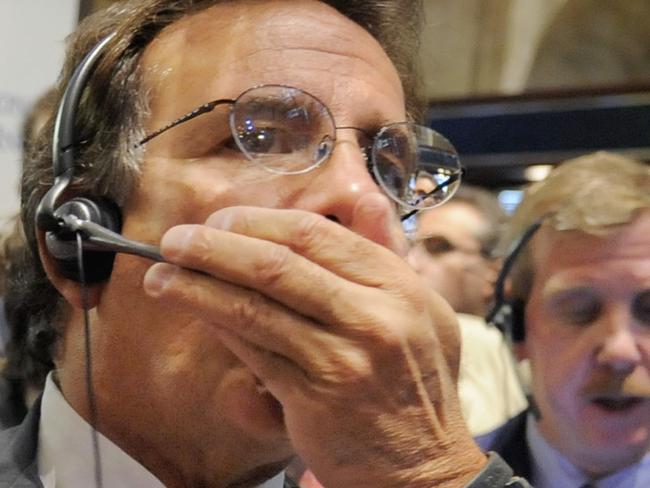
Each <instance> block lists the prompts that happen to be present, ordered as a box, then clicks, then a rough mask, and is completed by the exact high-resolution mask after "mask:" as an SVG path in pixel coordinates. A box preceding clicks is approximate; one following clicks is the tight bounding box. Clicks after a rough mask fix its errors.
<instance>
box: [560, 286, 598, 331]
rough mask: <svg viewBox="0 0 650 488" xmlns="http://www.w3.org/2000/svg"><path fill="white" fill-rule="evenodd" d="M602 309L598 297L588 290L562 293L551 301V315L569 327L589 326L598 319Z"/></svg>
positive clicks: (580, 289) (581, 289) (582, 289)
mask: <svg viewBox="0 0 650 488" xmlns="http://www.w3.org/2000/svg"><path fill="white" fill-rule="evenodd" d="M602 309H603V303H602V300H601V298H600V296H599V295H598V294H597V293H596V292H595V291H593V290H591V289H588V288H579V289H574V290H567V291H564V292H562V293H560V294H559V295H557V296H555V297H554V298H553V299H552V301H551V310H552V313H553V315H554V316H555V317H557V318H558V319H560V320H562V321H563V322H565V323H567V324H570V325H589V324H591V323H592V322H595V321H596V320H597V319H598V317H599V316H600V314H601V312H602Z"/></svg>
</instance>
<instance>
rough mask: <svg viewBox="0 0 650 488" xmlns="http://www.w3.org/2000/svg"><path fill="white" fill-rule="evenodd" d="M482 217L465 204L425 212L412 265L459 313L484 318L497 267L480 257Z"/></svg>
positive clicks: (421, 219)
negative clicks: (479, 237)
mask: <svg viewBox="0 0 650 488" xmlns="http://www.w3.org/2000/svg"><path fill="white" fill-rule="evenodd" d="M485 225H486V224H485V221H484V219H483V217H482V216H481V214H480V213H479V212H478V211H477V210H476V209H475V208H474V207H473V206H471V205H469V204H467V203H464V202H450V203H446V204H445V205H443V206H441V207H437V208H434V209H432V210H427V211H425V212H422V213H421V214H420V217H419V222H418V230H417V243H416V244H415V245H414V246H413V248H412V249H411V251H410V253H409V262H410V263H411V265H412V266H413V267H414V268H415V269H416V271H417V272H418V273H419V274H420V275H421V276H423V277H424V278H425V279H426V281H427V282H428V283H429V284H430V285H431V287H432V288H433V289H434V290H435V291H436V292H438V293H440V294H441V295H442V296H443V297H444V298H445V299H446V300H447V301H448V302H449V304H450V305H451V306H452V308H453V309H454V310H455V311H456V312H460V313H469V314H473V315H479V316H482V315H484V314H485V312H486V308H487V305H488V303H489V300H490V298H491V297H492V293H493V286H494V280H495V279H496V271H495V269H494V264H493V263H492V262H491V261H490V260H488V259H486V258H485V257H483V256H482V255H481V243H480V241H479V239H478V236H479V235H481V233H482V232H484V230H485Z"/></svg>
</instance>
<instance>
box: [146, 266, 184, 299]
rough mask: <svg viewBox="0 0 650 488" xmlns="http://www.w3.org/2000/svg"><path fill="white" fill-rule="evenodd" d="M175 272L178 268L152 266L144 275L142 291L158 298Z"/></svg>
mask: <svg viewBox="0 0 650 488" xmlns="http://www.w3.org/2000/svg"><path fill="white" fill-rule="evenodd" d="M177 271H178V268H177V267H176V266H172V265H171V264H166V263H157V264H154V265H153V266H152V267H151V268H149V269H148V270H147V272H146V273H145V275H144V281H143V284H144V291H145V292H146V293H147V294H148V295H150V296H152V297H159V296H160V295H162V293H163V292H164V291H165V288H167V285H168V284H169V282H170V281H171V280H172V278H173V277H174V275H175V274H176V273H177Z"/></svg>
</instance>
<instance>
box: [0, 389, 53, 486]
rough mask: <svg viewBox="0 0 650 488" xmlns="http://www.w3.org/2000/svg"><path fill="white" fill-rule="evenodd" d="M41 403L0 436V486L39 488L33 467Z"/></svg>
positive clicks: (39, 482)
mask: <svg viewBox="0 0 650 488" xmlns="http://www.w3.org/2000/svg"><path fill="white" fill-rule="evenodd" d="M40 418H41V401H40V400H38V401H37V402H36V404H35V405H34V407H33V408H32V409H31V410H30V411H29V413H28V414H27V416H26V417H25V419H24V420H23V423H22V424H20V425H18V426H16V427H12V428H10V429H7V430H4V431H2V432H0V486H1V487H3V488H5V487H6V488H42V486H43V485H42V484H41V480H40V478H39V477H38V466H37V464H36V447H37V444H38V422H39V419H40Z"/></svg>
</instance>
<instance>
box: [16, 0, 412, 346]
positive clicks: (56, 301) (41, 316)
mask: <svg viewBox="0 0 650 488" xmlns="http://www.w3.org/2000/svg"><path fill="white" fill-rule="evenodd" d="M224 1H236V0H132V1H127V2H120V3H117V4H114V5H112V6H110V7H108V8H107V9H105V10H103V11H100V12H98V13H96V14H94V15H92V16H90V17H88V18H87V19H85V20H84V21H83V22H82V24H81V25H80V26H79V28H78V29H77V30H76V31H75V33H73V34H72V35H71V37H70V39H69V45H68V50H67V55H66V59H65V63H64V66H63V70H62V74H61V77H60V82H59V85H58V87H57V97H56V98H57V100H60V99H61V96H62V93H63V90H64V89H65V86H66V84H67V83H68V81H69V79H70V76H71V74H72V72H73V70H74V68H75V67H76V66H77V65H78V64H79V62H80V61H81V59H82V58H83V56H84V55H85V54H86V53H87V52H88V51H89V50H90V49H91V48H92V47H93V46H94V45H96V44H97V43H98V42H99V41H100V40H101V39H102V38H104V37H105V36H107V35H108V34H109V33H112V32H114V33H116V36H115V38H113V39H112V40H111V41H110V43H109V44H108V46H107V47H106V48H105V50H104V52H103V53H102V58H101V60H100V62H99V63H98V65H97V68H96V69H95V71H94V73H93V76H92V78H91V80H90V81H89V82H88V85H87V87H86V89H85V93H84V95H83V97H82V100H81V103H80V106H79V109H78V113H77V120H76V125H77V131H76V133H77V134H78V136H77V137H78V140H79V141H81V142H80V144H79V147H78V152H77V154H78V156H77V159H76V162H75V179H74V182H73V185H72V187H71V188H70V193H72V194H86V195H91V196H93V197H106V198H109V199H111V200H113V201H115V202H116V203H117V204H118V205H120V206H122V205H123V204H124V203H125V201H126V199H127V198H128V197H129V195H130V193H131V191H132V189H133V188H134V187H135V185H136V183H137V179H138V172H139V164H140V153H139V151H138V150H137V149H135V148H136V144H135V142H136V141H138V140H140V139H141V138H142V137H143V136H144V133H143V124H142V121H143V117H144V116H145V115H146V114H147V105H148V104H147V98H146V95H147V94H146V93H143V89H142V86H141V78H140V73H139V70H138V65H139V59H140V56H141V54H142V53H143V51H144V49H145V47H146V46H147V45H148V44H149V43H150V42H151V41H152V40H153V39H154V38H155V37H156V36H157V35H158V33H159V32H160V31H161V30H162V29H164V28H165V27H166V26H168V25H170V24H172V23H173V22H175V21H176V20H178V19H180V18H181V17H184V16H187V15H190V14H193V13H196V12H198V11H201V10H203V9H206V8H208V7H210V6H213V5H215V4H218V3H221V2H224ZM323 3H326V4H329V5H330V6H332V7H334V8H336V9H337V10H338V11H339V12H341V13H342V14H343V15H345V16H347V17H348V18H350V19H351V20H353V21H354V22H356V23H358V24H359V25H361V27H363V28H365V29H366V30H367V31H368V32H369V33H370V34H371V35H373V36H374V37H375V38H376V39H377V40H378V41H379V43H380V44H381V45H382V46H383V48H384V50H385V51H386V52H387V54H388V56H389V57H390V59H391V60H392V62H393V63H394V65H395V67H396V68H397V71H398V73H399V75H400V77H401V80H402V83H403V86H404V92H405V94H406V98H407V107H406V108H407V111H408V112H409V113H410V114H419V113H420V111H419V110H418V108H419V106H420V105H419V103H418V100H417V98H416V95H415V94H416V85H415V80H416V79H417V77H416V70H415V67H416V53H417V40H418V30H419V22H420V19H421V17H422V16H421V15H420V12H421V5H420V0H383V1H382V0H379V1H376V0H372V1H371V0H323ZM52 133H53V121H52V118H50V121H49V122H48V124H47V126H46V127H45V128H44V130H43V131H41V137H40V138H39V140H38V141H37V143H35V144H33V145H32V147H31V148H30V150H29V154H27V159H26V163H25V171H24V173H23V180H22V207H21V212H22V213H21V218H22V222H23V225H24V229H25V236H26V238H27V242H28V246H29V250H26V251H25V252H23V253H21V255H20V259H17V261H16V262H15V263H13V264H12V266H11V267H10V268H11V269H10V276H9V280H10V283H9V287H10V290H9V292H8V294H9V295H10V296H9V297H8V302H9V304H8V305H9V307H8V308H9V309H10V313H9V315H10V317H14V318H20V319H24V320H26V321H27V322H28V323H29V324H30V327H41V328H42V329H43V333H42V334H40V335H41V337H42V339H43V340H41V341H36V342H38V343H39V344H40V345H39V346H38V349H39V351H37V353H36V354H37V355H39V356H41V357H44V358H49V357H50V351H49V350H50V348H51V345H52V343H53V342H54V339H55V337H56V334H55V331H56V328H53V327H54V325H53V324H55V323H56V322H58V320H57V316H58V314H59V313H60V312H61V304H62V299H61V297H60V296H59V294H58V292H57V291H56V289H55V288H54V287H53V286H52V284H51V283H50V282H49V280H48V279H47V277H46V275H45V272H44V270H43V267H42V264H41V262H40V259H39V256H38V248H37V241H36V232H37V229H36V228H35V223H34V214H35V211H36V207H37V205H38V203H39V202H40V200H41V199H42V197H43V195H44V194H45V193H46V192H47V190H48V189H49V188H50V187H51V185H52V181H53V175H52V156H51V154H52Z"/></svg>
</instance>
